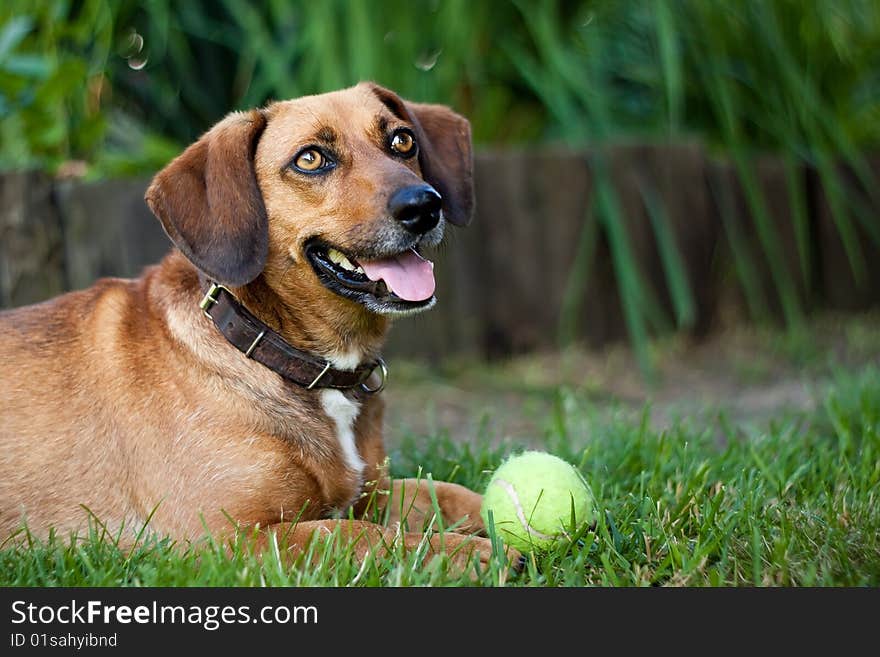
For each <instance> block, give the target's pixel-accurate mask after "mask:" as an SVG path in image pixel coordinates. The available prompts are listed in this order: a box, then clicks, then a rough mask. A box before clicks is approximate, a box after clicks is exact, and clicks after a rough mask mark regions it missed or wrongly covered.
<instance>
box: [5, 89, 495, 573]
mask: <svg viewBox="0 0 880 657" xmlns="http://www.w3.org/2000/svg"><path fill="white" fill-rule="evenodd" d="M471 174H472V156H471V143H470V127H469V124H468V122H467V121H466V120H465V119H464V118H462V117H461V116H459V115H457V114H455V113H454V112H452V111H451V110H449V109H448V108H446V107H442V106H437V105H421V104H414V103H409V102H405V101H402V100H401V99H400V98H398V97H397V96H396V95H395V94H394V93H392V92H390V91H388V90H386V89H383V88H381V87H378V86H376V85H373V84H368V83H363V84H360V85H358V86H356V87H353V88H350V89H345V90H343V91H338V92H334V93H329V94H324V95H320V96H311V97H305V98H299V99H296V100H290V101H284V102H277V103H273V104H271V105H270V106H268V107H267V108H265V109H262V110H253V111H250V112H243V113H234V114H231V115H229V116H228V117H226V118H225V119H224V120H222V121H221V122H220V123H218V124H217V125H216V126H214V127H213V128H212V129H211V130H209V131H208V132H207V133H206V134H205V135H203V136H202V137H201V138H200V139H199V140H198V141H197V142H196V143H194V144H193V145H192V146H190V147H189V148H188V149H187V150H186V151H185V152H184V153H183V154H181V155H180V156H179V157H177V158H176V159H175V160H174V161H172V162H171V163H170V164H169V165H168V166H167V167H166V168H165V169H163V170H162V171H161V172H159V174H158V175H157V176H156V177H155V179H154V181H153V183H152V185H151V186H150V188H149V190H148V191H147V195H146V198H147V202H148V203H149V205H150V208H151V209H152V210H153V212H154V213H155V214H156V215H157V217H158V218H159V219H160V221H161V222H162V225H163V227H164V228H165V230H166V232H167V233H168V235H169V236H170V237H171V239H172V240H173V242H174V244H175V245H176V247H177V249H178V250H173V251H172V252H171V253H170V254H169V255H168V256H167V257H166V258H165V259H164V260H163V261H162V262H161V263H160V264H159V265H157V266H155V267H151V268H149V269H147V270H146V271H145V272H144V274H143V275H142V276H141V277H140V278H138V279H135V280H119V279H112V280H108V279H105V280H101V281H99V282H98V283H97V284H95V285H94V286H93V287H91V288H90V289H87V290H84V291H81V292H73V293H70V294H66V295H64V296H61V297H59V298H57V299H54V300H51V301H48V302H46V303H42V304H38V305H34V306H30V307H26V308H21V309H17V310H13V311H9V312H5V313H2V315H0V353H2V354H3V356H2V359H0V540H3V539H4V538H5V537H7V536H9V535H11V534H12V533H13V532H15V531H16V530H17V529H18V528H20V527H21V526H22V523H23V521H24V522H26V523H27V526H28V527H29V529H30V531H31V532H32V533H34V534H36V535H38V536H45V535H46V534H47V532H48V530H49V528H50V527H54V528H56V530H58V531H59V532H62V533H67V532H71V531H73V532H82V530H83V528H84V527H85V526H86V523H87V514H86V511H85V510H84V508H83V506H85V507H87V508H88V509H89V510H90V512H91V513H93V514H94V515H95V516H96V517H97V518H98V519H100V521H101V522H102V523H104V524H105V525H106V526H107V528H108V530H109V531H110V532H111V533H114V534H115V533H116V532H118V531H121V532H122V534H123V536H133V535H134V534H135V532H137V531H138V530H139V529H140V528H141V527H143V525H144V523H145V522H146V521H147V519H148V518H149V517H150V514H151V513H152V512H153V511H154V509H155V513H154V515H153V516H152V518H151V519H150V522H149V527H150V529H151V530H152V531H154V532H157V533H159V534H163V535H164V534H167V535H171V536H173V537H177V538H180V539H195V538H197V537H199V536H200V535H202V534H203V533H204V532H205V529H207V530H209V531H211V532H214V533H223V532H228V531H229V530H230V521H229V518H232V519H234V521H235V522H236V523H238V524H239V526H240V527H245V528H248V527H260V528H268V529H269V530H270V531H271V530H278V531H279V533H284V534H287V535H288V540H289V544H290V545H291V546H292V547H293V548H301V547H303V546H304V545H305V544H306V543H307V542H308V541H309V540H310V537H312V536H313V534H314V532H315V531H316V530H327V531H330V530H333V529H334V528H336V527H340V528H341V531H343V533H344V534H345V535H346V536H348V537H349V538H350V539H351V540H353V541H355V546H356V549H357V551H358V552H359V553H360V554H364V553H365V552H366V551H367V550H368V549H369V548H370V547H371V546H376V545H380V544H383V543H391V542H392V541H394V540H396V539H397V540H402V541H403V542H404V545H407V546H413V545H416V544H418V543H419V541H421V540H422V538H423V535H422V534H421V533H419V532H418V531H414V532H409V531H406V527H404V528H403V529H400V528H399V526H398V523H400V521H401V519H402V518H401V515H402V513H406V514H408V516H407V521H408V523H409V527H410V528H411V529H415V530H418V529H419V528H420V527H418V525H420V524H421V522H422V521H423V520H424V519H425V518H426V517H430V515H431V514H432V503H431V499H430V494H429V490H428V486H426V485H425V482H424V481H421V482H419V481H415V480H404V481H394V482H393V483H389V481H388V477H387V474H386V472H385V470H384V467H385V461H386V458H385V451H384V448H383V443H382V435H381V425H382V404H383V402H382V398H381V396H380V395H378V394H375V392H373V391H375V390H376V389H378V388H381V386H382V384H383V383H384V373H385V369H384V367H385V366H384V363H382V362H381V361H380V360H379V359H378V355H379V350H380V348H381V345H382V341H383V337H384V335H385V332H386V328H387V325H388V319H389V317H391V316H395V315H405V314H409V313H415V312H419V311H422V310H425V309H427V308H430V307H431V306H432V305H433V303H434V296H433V292H434V278H433V274H432V271H431V264H430V263H429V262H427V261H425V260H423V259H422V258H421V257H420V256H419V255H418V253H417V251H418V250H419V249H420V248H421V247H422V246H433V245H436V244H437V243H438V242H439V241H440V240H441V238H442V235H443V230H444V227H445V224H446V223H452V224H459V225H464V224H466V223H467V222H468V221H469V219H470V214H471V209H472V175H471ZM206 315H207V317H206ZM433 485H434V486H435V492H436V497H437V500H438V503H439V506H440V508H441V510H442V515H443V516H444V519H445V522H446V523H447V526H450V525H452V524H453V523H458V525H457V531H458V532H475V533H476V532H479V531H480V530H481V529H482V525H481V522H480V518H479V507H480V503H481V497H480V496H479V495H478V494H476V493H474V492H472V491H470V490H467V489H466V488H464V487H462V486H458V485H455V484H449V483H435V484H433ZM371 501H372V503H373V504H377V505H378V506H379V507H382V506H384V507H385V508H386V509H387V517H389V518H390V521H391V522H390V523H389V524H388V525H387V526H382V525H379V524H374V523H371V522H368V521H366V520H357V521H350V520H348V519H343V520H339V519H334V518H339V517H340V515H342V517H344V518H345V517H347V516H348V514H349V513H350V512H351V511H352V510H353V513H354V515H355V517H357V518H362V517H363V516H364V514H365V512H366V510H367V507H368V506H369V504H370V503H371ZM291 521H294V522H291ZM413 525H416V526H415V527H413ZM434 538H435V541H436V542H435V543H434V547H436V548H439V546H440V545H441V543H442V544H443V545H444V546H445V548H446V550H448V551H449V552H450V553H454V554H455V556H456V559H457V560H458V563H459V564H463V563H465V562H466V561H467V560H468V559H469V558H470V557H471V556H472V554H473V553H474V552H478V553H479V556H480V559H481V560H483V561H486V560H487V559H488V558H489V556H490V552H491V549H490V548H491V546H490V544H489V542H488V540H487V539H485V538H480V537H476V536H466V535H465V534H464V533H451V532H450V533H447V534H445V535H444V536H443V537H442V539H443V540H442V541H441V537H440V535H435V536H434ZM462 547H463V549H461V548H462Z"/></svg>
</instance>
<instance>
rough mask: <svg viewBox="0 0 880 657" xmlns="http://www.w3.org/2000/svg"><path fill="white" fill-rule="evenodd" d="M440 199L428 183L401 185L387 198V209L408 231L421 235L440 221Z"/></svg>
mask: <svg viewBox="0 0 880 657" xmlns="http://www.w3.org/2000/svg"><path fill="white" fill-rule="evenodd" d="M441 200H442V199H441V198H440V194H438V193H437V191H436V190H435V189H434V188H433V187H431V186H430V185H413V186H411V187H402V188H401V189H398V190H397V191H396V192H394V193H393V194H392V195H391V198H390V199H388V211H389V212H390V213H391V216H392V217H394V218H395V219H397V221H399V222H400V223H402V224H403V226H404V228H406V229H407V230H408V231H410V232H411V233H415V234H417V235H423V234H425V233H427V232H428V231H429V230H431V229H432V228H433V227H434V226H436V225H437V222H439V221H440V201H441Z"/></svg>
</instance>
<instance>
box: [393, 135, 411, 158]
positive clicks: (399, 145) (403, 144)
mask: <svg viewBox="0 0 880 657" xmlns="http://www.w3.org/2000/svg"><path fill="white" fill-rule="evenodd" d="M391 150H393V151H394V152H395V153H397V154H399V155H403V156H404V157H407V156H410V155H412V154H413V153H415V151H416V139H415V137H413V135H412V133H411V132H410V131H409V130H398V131H397V132H395V133H394V136H393V137H392V138H391Z"/></svg>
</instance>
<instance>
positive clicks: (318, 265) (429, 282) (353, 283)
mask: <svg viewBox="0 0 880 657" xmlns="http://www.w3.org/2000/svg"><path fill="white" fill-rule="evenodd" d="M305 253H306V257H308V259H309V261H310V262H311V263H312V267H313V268H314V270H315V273H317V275H318V278H319V279H320V281H321V283H323V284H324V287H326V288H327V289H329V290H331V291H333V292H335V293H336V294H339V295H341V296H343V297H345V298H347V299H351V300H353V301H357V302H358V303H360V304H362V305H364V306H366V307H367V308H368V309H369V310H372V311H373V312H376V313H380V314H392V315H402V314H409V313H413V312H419V311H422V310H427V309H428V308H430V307H431V306H433V305H434V303H435V301H436V299H435V298H434V288H435V281H434V263H433V262H431V261H430V260H426V259H425V258H423V257H422V256H421V255H419V253H418V252H417V251H416V250H415V249H414V248H411V249H407V250H405V251H401V252H400V253H397V254H395V255H392V256H388V257H385V258H377V259H367V258H356V257H355V256H352V255H348V254H345V253H343V252H342V251H340V250H339V249H337V248H335V247H332V246H329V245H328V244H324V243H321V242H318V241H313V242H310V243H309V244H308V245H307V246H306V249H305Z"/></svg>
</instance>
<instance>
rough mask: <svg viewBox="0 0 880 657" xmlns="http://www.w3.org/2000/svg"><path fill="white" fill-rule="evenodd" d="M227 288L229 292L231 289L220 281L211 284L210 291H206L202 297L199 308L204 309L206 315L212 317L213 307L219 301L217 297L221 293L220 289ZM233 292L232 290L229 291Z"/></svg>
mask: <svg viewBox="0 0 880 657" xmlns="http://www.w3.org/2000/svg"><path fill="white" fill-rule="evenodd" d="M221 290H225V291H226V292H229V289H228V288H226V287H225V286H223V285H220V284H219V283H211V286H210V287H209V288H208V291H207V292H205V296H203V297H202V300H201V301H199V308H201V309H202V312H203V313H205V316H206V317H210V316H211V315H210V313H209V312H208V311H209V310H211V307H212V306H213V305H214V304H216V303H217V297H218V296H219V295H220V291H221ZM229 293H230V294H232V293H231V292H229Z"/></svg>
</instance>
